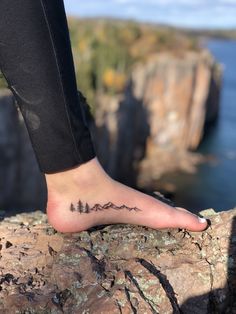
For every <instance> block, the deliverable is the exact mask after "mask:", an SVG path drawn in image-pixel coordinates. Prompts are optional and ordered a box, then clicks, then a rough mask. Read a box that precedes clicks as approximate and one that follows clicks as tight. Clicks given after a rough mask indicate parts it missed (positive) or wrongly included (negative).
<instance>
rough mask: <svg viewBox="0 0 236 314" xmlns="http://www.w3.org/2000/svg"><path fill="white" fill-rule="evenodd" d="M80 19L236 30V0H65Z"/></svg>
mask: <svg viewBox="0 0 236 314" xmlns="http://www.w3.org/2000/svg"><path fill="white" fill-rule="evenodd" d="M64 4H65V9H66V13H67V15H69V16H73V17H78V18H93V19H98V18H104V19H118V20H132V21H135V22H143V23H149V24H157V25H163V26H169V27H175V28H185V29H186V28H187V29H193V30H236V0H215V1H214V2H213V3H212V0H109V2H105V1H103V0H90V1H82V0H81V1H78V0H64Z"/></svg>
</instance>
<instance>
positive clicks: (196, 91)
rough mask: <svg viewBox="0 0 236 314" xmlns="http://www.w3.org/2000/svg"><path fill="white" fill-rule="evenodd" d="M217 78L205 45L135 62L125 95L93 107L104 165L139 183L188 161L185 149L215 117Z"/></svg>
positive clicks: (105, 99)
mask: <svg viewBox="0 0 236 314" xmlns="http://www.w3.org/2000/svg"><path fill="white" fill-rule="evenodd" d="M220 82H221V70H220V67H219V65H218V64H217V63H216V62H215V61H214V59H213V57H212V56H211V55H210V54H209V53H208V52H207V51H202V52H185V53H183V54H181V55H173V54H168V53H162V54H158V55H156V56H153V57H152V58H151V59H150V60H149V61H148V62H147V63H145V64H139V65H137V66H136V67H135V68H134V70H133V72H132V75H131V78H130V80H129V83H128V85H127V88H126V90H125V93H124V95H122V96H120V97H113V98H109V97H100V98H99V101H98V105H97V107H96V125H97V128H98V130H96V136H95V138H96V142H97V147H98V154H99V156H100V158H101V160H102V162H103V164H104V165H105V168H106V169H108V171H109V172H110V173H111V174H112V175H113V176H114V177H116V178H117V179H119V180H121V181H124V182H127V179H128V178H129V180H130V181H129V182H128V183H130V182H131V183H134V182H135V180H136V179H138V180H139V182H140V183H141V182H144V181H145V182H146V181H147V178H149V179H148V180H149V181H152V180H153V179H156V178H158V177H159V176H160V174H162V173H163V172H165V171H167V170H172V169H174V168H181V167H185V168H186V167H189V164H188V160H189V159H186V155H189V154H187V153H186V152H187V151H188V150H192V149H195V148H197V147H198V145H199V143H200V141H201V139H202V137H203V135H204V127H205V126H206V124H208V123H210V122H213V121H214V120H215V119H216V118H217V115H218V108H219V96H220ZM108 153H109V157H108ZM192 159H193V161H194V162H195V157H192ZM186 160H187V161H186ZM157 161H158V162H157ZM191 163H192V160H191V162H190V165H191ZM136 175H137V176H138V178H136ZM144 178H145V180H144Z"/></svg>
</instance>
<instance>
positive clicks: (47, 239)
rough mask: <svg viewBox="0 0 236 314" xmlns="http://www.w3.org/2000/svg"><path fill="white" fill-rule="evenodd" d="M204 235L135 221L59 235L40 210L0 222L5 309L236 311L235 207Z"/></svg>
mask: <svg viewBox="0 0 236 314" xmlns="http://www.w3.org/2000/svg"><path fill="white" fill-rule="evenodd" d="M203 214H204V215H205V216H206V217H208V218H210V220H211V226H210V227H209V228H208V229H207V230H206V231H204V232H199V233H192V232H191V233H190V232H187V231H186V230H180V229H179V230H177V229H174V230H162V231H158V230H153V229H148V228H144V227H137V226H131V225H113V226H106V227H105V226H103V227H99V228H93V229H91V230H89V231H87V232H81V233H78V234H66V235H63V234H60V233H56V232H55V231H54V229H52V228H51V227H50V226H49V225H48V224H47V222H46V216H45V215H44V214H42V213H41V212H35V213H31V214H21V215H17V216H13V217H11V218H5V219H4V220H3V221H1V224H0V251H1V256H0V311H1V313H10V314H11V313H12V314H13V313H37V314H40V313H54V314H55V313H65V314H67V313H68V314H70V313H78V314H82V313H93V314H96V313H99V314H101V313H117V314H120V313H127V314H128V313H137V314H139V313H140V314H143V313H162V314H168V313H186V314H189V313H193V314H194V313H196V314H212V313H224V314H227V313H230V314H232V313H236V294H235V291H236V290H235V288H236V281H235V278H236V276H235V275H236V267H235V265H236V263H235V262H236V241H235V232H236V220H235V216H236V209H234V210H231V211H227V212H221V213H219V214H216V213H215V212H214V211H213V210H207V211H205V212H204V213H203Z"/></svg>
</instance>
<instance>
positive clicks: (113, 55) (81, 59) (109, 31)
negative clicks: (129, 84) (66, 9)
mask: <svg viewBox="0 0 236 314" xmlns="http://www.w3.org/2000/svg"><path fill="white" fill-rule="evenodd" d="M68 23H69V30H70V37H71V44H72V50H73V57H74V63H75V70H76V78H77V83H78V88H79V89H80V90H81V91H82V92H83V94H84V95H85V96H86V98H88V102H89V104H90V105H91V106H92V107H93V108H94V103H95V95H96V93H99V92H102V93H108V94H116V93H120V92H122V90H123V89H124V86H125V84H126V80H127V78H128V77H129V73H130V71H131V69H132V66H133V65H134V64H135V63H137V62H143V61H145V60H146V59H147V58H148V57H150V56H151V55H152V54H156V53H158V52H160V51H163V50H168V51H173V52H174V53H178V52H179V51H181V50H183V49H184V50H186V49H197V48H198V40H197V39H196V38H195V37H191V36H188V35H186V34H184V31H180V30H176V29H174V28H171V27H163V26H157V25H150V24H141V23H136V22H133V21H122V20H109V19H83V20H81V19H77V18H72V17H70V18H68ZM39 53H40V51H39ZM2 84H5V83H4V82H3V80H2V79H0V86H2Z"/></svg>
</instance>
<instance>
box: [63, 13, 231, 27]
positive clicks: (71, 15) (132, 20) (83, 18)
mask: <svg viewBox="0 0 236 314" xmlns="http://www.w3.org/2000/svg"><path fill="white" fill-rule="evenodd" d="M67 17H69V18H76V19H79V20H107V21H108V20H114V21H121V22H122V21H124V22H129V21H130V22H134V23H141V24H147V25H154V26H163V27H170V28H176V29H183V30H190V31H191V30H193V31H236V26H235V27H226V28H224V27H221V28H220V27H219V28H210V27H208V28H207V27H190V26H181V25H174V24H166V23H164V22H163V23H159V22H150V21H140V20H137V19H134V18H127V17H124V18H122V17H114V16H105V15H104V16H102V15H100V16H96V15H95V16H79V15H74V14H67Z"/></svg>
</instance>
